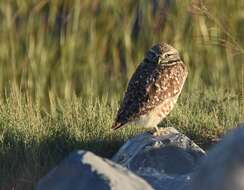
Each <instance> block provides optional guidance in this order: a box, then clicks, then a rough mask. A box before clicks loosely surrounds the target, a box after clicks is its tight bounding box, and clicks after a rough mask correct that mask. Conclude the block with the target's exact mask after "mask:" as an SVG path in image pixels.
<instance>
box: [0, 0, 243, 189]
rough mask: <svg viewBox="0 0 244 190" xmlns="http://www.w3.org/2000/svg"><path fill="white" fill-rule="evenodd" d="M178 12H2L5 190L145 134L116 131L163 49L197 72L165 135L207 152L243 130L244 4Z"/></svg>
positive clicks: (97, 6)
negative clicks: (129, 89) (151, 58)
mask: <svg viewBox="0 0 244 190" xmlns="http://www.w3.org/2000/svg"><path fill="white" fill-rule="evenodd" d="M162 2H163V1H162ZM171 2H172V3H170V4H166V5H164V4H159V5H158V7H159V8H158V9H157V10H156V11H155V14H154V13H153V12H152V10H154V7H153V6H152V4H151V3H150V1H148V2H147V1H130V0H125V1H123V2H122V1H121V2H117V1H112V0H104V1H96V0H95V1H88V0H84V1H78V0H74V1H56V0H53V1H48V0H40V1H31V0H27V1H25V2H24V1H18V0H16V1H11V2H7V3H6V2H0V15H1V16H0V187H1V189H4V190H5V189H34V188H35V186H36V183H37V181H38V179H39V178H40V177H41V176H43V175H45V174H46V173H47V172H48V171H49V170H50V169H51V168H52V167H54V166H55V165H56V164H57V163H58V162H59V161H60V160H62V159H63V158H64V157H65V156H67V155H68V154H69V153H70V152H71V151H73V150H76V149H86V150H91V151H93V152H95V153H97V154H99V155H101V156H106V157H111V156H112V155H113V154H114V153H115V152H116V151H117V149H118V148H119V147H120V146H121V145H122V144H123V142H125V141H126V140H127V139H128V138H130V137H132V136H134V135H135V134H138V133H140V132H142V131H143V130H144V129H142V128H140V127H138V126H128V127H126V128H124V129H121V130H118V131H116V132H113V131H111V130H110V127H111V123H112V122H113V119H114V116H115V113H116V110H117V108H118V103H119V101H120V99H121V96H122V94H123V91H124V89H125V87H126V84H127V82H128V79H129V78H130V76H131V74H132V73H133V71H134V70H135V68H136V66H137V65H138V64H139V62H140V61H141V59H142V57H143V55H144V53H145V51H146V50H147V49H148V48H149V47H150V46H152V44H154V43H156V42H158V41H166V42H168V43H170V44H172V45H174V46H175V47H176V48H177V49H179V51H180V53H181V55H182V57H183V59H184V62H185V63H186V64H187V66H188V68H189V77H188V79H187V82H186V85H185V86H184V89H183V92H182V95H181V96H180V99H179V102H178V105H177V106H176V108H175V109H174V110H173V112H172V113H171V114H170V115H169V117H167V118H166V119H165V120H164V121H163V122H162V124H161V125H162V126H164V127H169V126H173V127H176V128H177V129H178V130H179V131H181V132H183V133H185V134H186V135H188V136H189V137H191V138H192V139H193V140H194V141H196V142H197V143H198V144H199V145H202V146H203V147H207V146H208V145H209V144H211V143H212V141H213V140H214V139H216V138H218V137H220V136H222V135H224V134H225V133H226V132H227V131H228V130H229V129H231V128H233V127H235V126H236V125H237V123H238V122H241V121H243V120H244V89H243V88H244V64H243V62H244V56H243V55H244V50H243V46H242V44H244V41H243V40H244V39H243V36H242V34H243V32H244V31H243V26H244V21H243V19H244V16H243V8H244V2H242V1H228V0H216V1H210V0H206V1H204V2H205V4H203V3H202V2H201V1H190V0H187V1H180V2H179V1H171ZM162 9H163V10H164V11H163V12H162V11H160V10H162ZM226 12H228V13H229V14H228V15H226ZM229 15H231V17H230V16H229Z"/></svg>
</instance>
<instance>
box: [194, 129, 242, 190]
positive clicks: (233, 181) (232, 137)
mask: <svg viewBox="0 0 244 190" xmlns="http://www.w3.org/2000/svg"><path fill="white" fill-rule="evenodd" d="M195 189H198V190H206V189H207V190H218V189H221V190H243V189H244V124H242V125H240V126H239V128H236V129H234V130H233V131H232V132H231V133H230V134H228V135H227V136H226V137H225V138H224V139H223V141H222V142H221V143H219V144H217V145H216V146H215V147H214V148H213V149H212V150H210V151H209V154H208V156H207V157H206V159H204V160H203V163H202V164H201V165H200V168H199V170H198V171H197V172H196V174H195V176H194V178H193V187H192V190H195Z"/></svg>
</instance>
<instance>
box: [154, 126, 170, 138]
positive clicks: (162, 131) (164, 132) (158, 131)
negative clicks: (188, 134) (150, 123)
mask: <svg viewBox="0 0 244 190" xmlns="http://www.w3.org/2000/svg"><path fill="white" fill-rule="evenodd" d="M155 129H156V131H155V132H154V133H152V135H153V136H155V137H156V136H161V135H168V134H169V130H168V128H160V129H159V128H158V127H157V126H156V127H155Z"/></svg>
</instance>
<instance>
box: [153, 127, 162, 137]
mask: <svg viewBox="0 0 244 190" xmlns="http://www.w3.org/2000/svg"><path fill="white" fill-rule="evenodd" d="M154 128H155V129H156V131H155V132H154V133H153V136H160V134H161V132H160V130H159V128H158V126H157V125H156V126H154Z"/></svg>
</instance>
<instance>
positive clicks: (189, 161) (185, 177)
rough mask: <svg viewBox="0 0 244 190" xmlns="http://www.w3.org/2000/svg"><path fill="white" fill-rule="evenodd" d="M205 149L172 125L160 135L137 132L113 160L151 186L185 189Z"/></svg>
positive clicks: (167, 189)
mask: <svg viewBox="0 0 244 190" xmlns="http://www.w3.org/2000/svg"><path fill="white" fill-rule="evenodd" d="M204 156H205V152H204V151H203V150H202V149H201V148H200V147H199V146H197V145H196V144H195V143H194V142H193V141H191V140H190V139H189V138H188V137H186V136H185V135H183V134H181V133H179V132H178V131H177V130H176V129H174V128H166V129H162V134H161V135H160V136H157V137H155V136H153V135H151V134H150V133H144V134H140V135H138V136H136V137H134V138H133V139H131V140H129V141H128V142H127V143H126V144H124V145H123V146H122V147H121V149H120V150H119V151H118V153H117V154H116V155H115V156H114V157H113V159H112V160H113V161H114V162H116V163H119V164H121V165H122V166H125V167H127V168H128V169H129V170H131V171H133V172H135V173H136V174H137V175H139V176H141V177H142V178H144V179H145V180H146V181H147V182H148V183H149V184H151V185H152V186H153V188H154V189H156V190H157V189H158V190H159V189H160V190H174V189H177V190H187V189H189V187H190V184H191V182H192V173H193V172H194V170H195V168H196V166H198V163H199V161H200V160H201V158H202V157H204Z"/></svg>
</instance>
